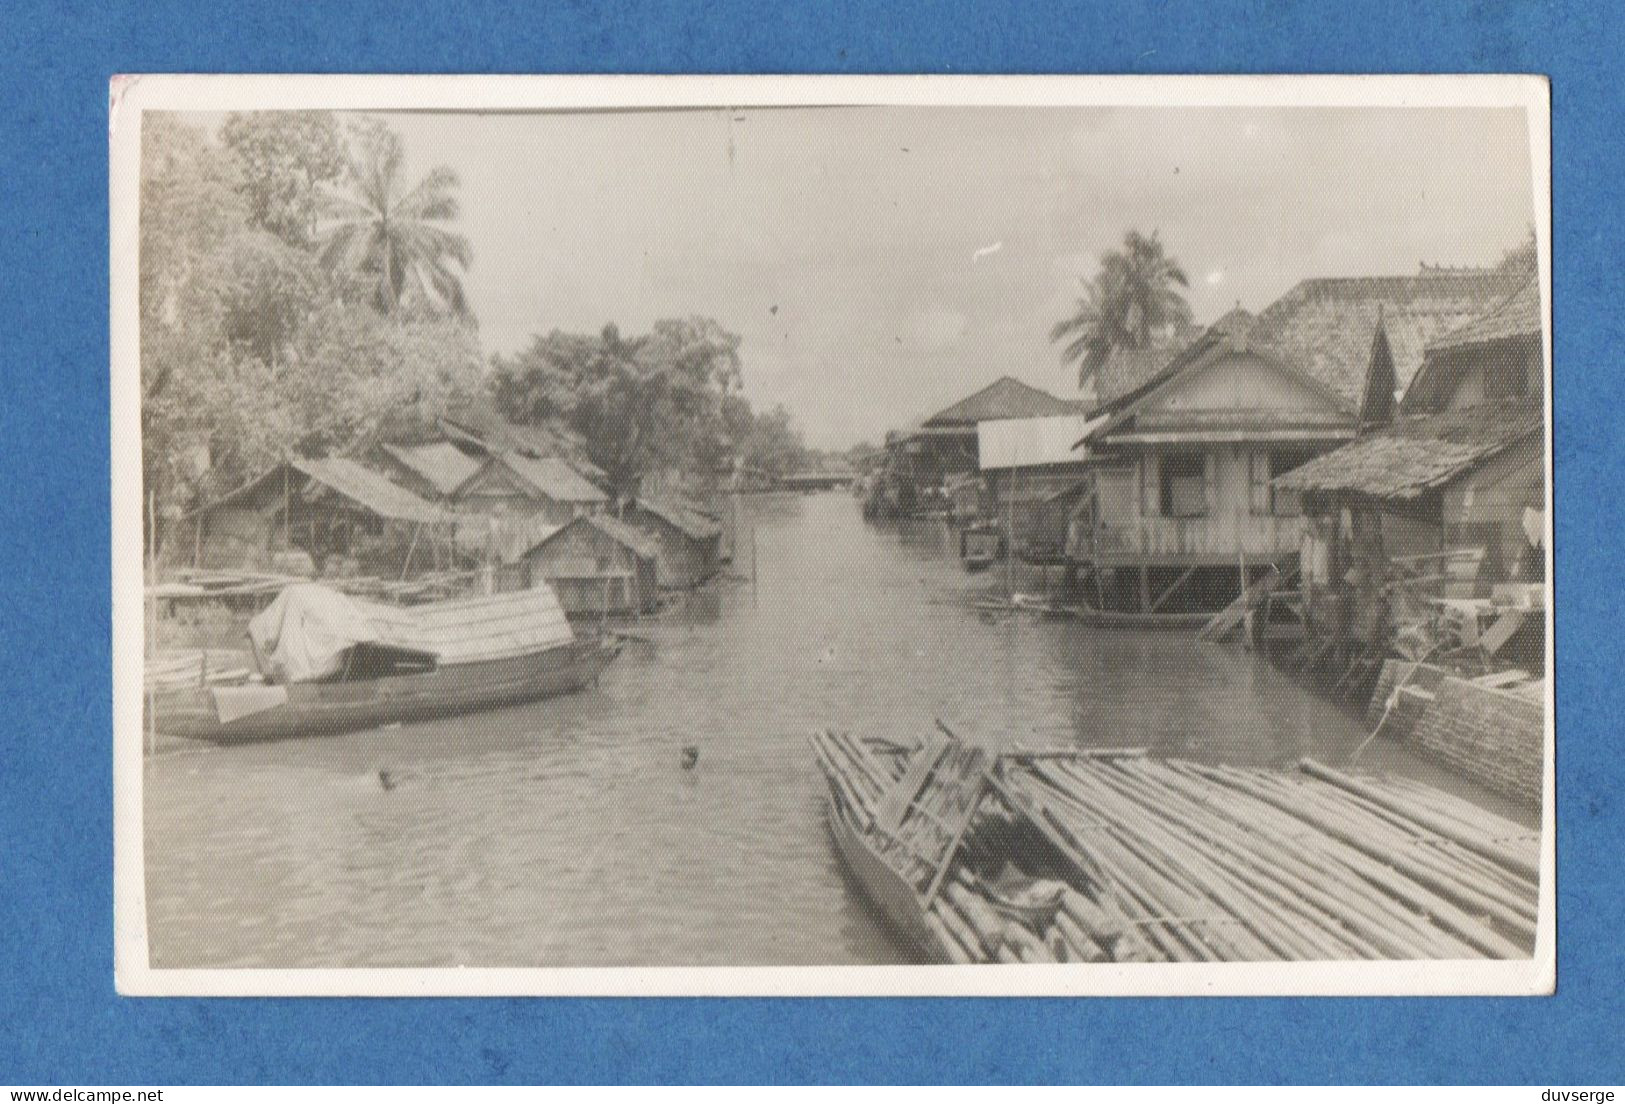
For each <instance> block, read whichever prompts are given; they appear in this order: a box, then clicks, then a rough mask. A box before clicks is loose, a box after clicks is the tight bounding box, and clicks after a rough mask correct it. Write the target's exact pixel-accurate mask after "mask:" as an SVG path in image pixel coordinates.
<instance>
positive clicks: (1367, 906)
mask: <svg viewBox="0 0 1625 1104" xmlns="http://www.w3.org/2000/svg"><path fill="white" fill-rule="evenodd" d="M1181 768H1182V769H1180V770H1179V771H1177V772H1176V773H1177V775H1178V777H1179V778H1180V779H1181V784H1182V785H1185V786H1191V787H1198V786H1200V787H1205V788H1206V790H1207V792H1213V788H1214V786H1215V785H1218V786H1219V787H1220V789H1219V791H1218V792H1220V793H1222V794H1224V795H1226V796H1225V797H1223V798H1221V799H1220V801H1219V803H1218V804H1219V805H1220V807H1221V808H1224V809H1226V810H1227V813H1226V815H1227V816H1229V817H1230V818H1231V820H1232V822H1233V824H1234V825H1236V827H1237V828H1239V829H1241V830H1246V831H1252V832H1256V833H1258V834H1259V835H1260V836H1261V837H1263V838H1266V839H1269V840H1271V841H1272V845H1273V848H1274V850H1273V853H1272V854H1270V855H1269V861H1270V862H1271V863H1273V864H1275V865H1276V866H1278V867H1279V868H1280V869H1282V870H1294V871H1297V872H1298V873H1297V874H1295V875H1294V876H1293V878H1292V879H1291V881H1292V883H1293V884H1295V885H1297V886H1298V889H1299V891H1300V892H1303V893H1304V894H1306V895H1308V896H1314V897H1316V899H1321V898H1322V897H1323V896H1329V895H1331V894H1335V895H1336V896H1335V897H1330V901H1331V904H1330V905H1329V906H1328V907H1330V908H1331V909H1332V910H1333V912H1334V913H1335V912H1338V911H1343V912H1345V913H1346V914H1352V915H1354V916H1356V917H1363V918H1368V919H1369V920H1370V921H1371V922H1373V923H1374V924H1375V925H1376V927H1375V928H1374V929H1373V933H1374V938H1376V939H1377V940H1378V941H1379V942H1381V941H1384V940H1387V939H1390V938H1392V939H1400V940H1402V941H1404V940H1408V945H1407V946H1405V947H1404V948H1402V949H1401V950H1400V951H1397V952H1396V951H1394V950H1393V949H1391V948H1390V949H1389V950H1387V951H1386V952H1385V953H1386V954H1387V955H1388V956H1390V957H1400V958H1421V957H1433V958H1453V957H1463V952H1466V953H1467V954H1468V955H1469V956H1470V955H1471V954H1472V953H1474V952H1471V951H1470V950H1468V949H1467V948H1466V947H1465V945H1464V944H1462V943H1461V942H1460V941H1458V940H1456V939H1455V938H1454V937H1453V936H1451V935H1450V934H1449V933H1448V932H1444V931H1442V930H1440V929H1439V928H1438V927H1437V926H1435V925H1433V924H1432V923H1431V922H1430V921H1429V920H1428V918H1427V917H1425V916H1424V915H1421V914H1419V913H1418V912H1416V911H1414V910H1413V909H1411V908H1410V907H1408V906H1406V905H1403V904H1402V903H1401V902H1399V901H1397V900H1395V899H1394V898H1393V897H1391V896H1389V895H1386V894H1383V893H1379V892H1377V888H1376V887H1375V886H1373V885H1372V884H1371V883H1370V882H1369V881H1367V880H1366V879H1365V878H1362V877H1360V876H1359V874H1358V873H1357V872H1356V871H1354V870H1352V869H1350V867H1349V864H1348V863H1347V862H1346V861H1345V860H1346V858H1347V855H1346V854H1344V853H1342V852H1339V851H1333V850H1330V849H1328V847H1327V843H1328V841H1326V840H1325V839H1324V838H1322V837H1319V836H1318V835H1313V834H1307V833H1306V826H1305V825H1304V824H1303V822H1302V821H1299V820H1297V819H1296V818H1293V817H1291V816H1289V815H1288V814H1286V813H1284V812H1282V811H1281V810H1279V809H1277V808H1275V807H1274V806H1271V805H1269V804H1268V803H1266V802H1263V801H1260V800H1259V799H1257V798H1256V797H1253V796H1252V795H1250V794H1247V793H1245V792H1242V791H1239V790H1236V789H1234V788H1233V787H1227V786H1225V785H1224V781H1223V779H1214V778H1211V777H1208V776H1206V775H1203V774H1200V773H1197V768H1194V767H1193V766H1192V765H1191V764H1182V765H1181ZM1299 856H1301V859H1300V858H1299Z"/></svg>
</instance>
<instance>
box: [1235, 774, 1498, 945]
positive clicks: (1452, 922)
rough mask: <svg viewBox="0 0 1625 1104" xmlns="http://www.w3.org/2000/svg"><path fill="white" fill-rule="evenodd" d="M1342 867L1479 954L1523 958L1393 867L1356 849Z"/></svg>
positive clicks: (1262, 794)
mask: <svg viewBox="0 0 1625 1104" xmlns="http://www.w3.org/2000/svg"><path fill="white" fill-rule="evenodd" d="M1238 786H1239V787H1240V788H1242V789H1247V790H1249V792H1252V793H1253V795H1254V796H1257V797H1259V798H1260V799H1261V800H1263V801H1265V802H1267V803H1270V804H1277V802H1278V801H1279V798H1275V799H1272V798H1271V797H1268V796H1265V794H1266V793H1268V791H1267V790H1264V791H1263V792H1260V788H1259V787H1256V786H1253V785H1252V784H1251V783H1249V782H1243V781H1239V780H1238ZM1288 811H1289V812H1290V811H1291V810H1288ZM1345 864H1346V865H1347V866H1348V867H1350V868H1351V869H1353V870H1354V871H1356V872H1357V873H1359V874H1361V875H1362V876H1363V877H1365V878H1366V879H1367V880H1368V881H1371V882H1373V883H1374V884H1376V885H1377V886H1378V887H1379V888H1382V889H1384V890H1386V891H1388V892H1389V894H1390V895H1392V896H1394V897H1395V898H1397V899H1399V900H1401V901H1404V902H1405V903H1407V904H1409V905H1411V906H1412V907H1413V908H1416V909H1419V910H1421V911H1423V912H1425V913H1427V914H1428V915H1430V916H1432V917H1433V919H1434V921H1435V923H1438V924H1439V925H1441V926H1442V927H1444V928H1445V929H1446V930H1447V931H1451V932H1453V933H1454V934H1456V935H1457V936H1459V937H1461V938H1462V939H1463V940H1464V941H1465V942H1467V943H1468V944H1470V945H1472V946H1473V947H1475V948H1477V949H1478V950H1479V951H1481V952H1482V953H1484V954H1487V955H1489V956H1491V957H1494V958H1519V957H1522V955H1523V954H1524V951H1523V949H1522V948H1519V947H1517V946H1516V945H1514V944H1513V943H1512V942H1510V941H1509V940H1507V939H1505V938H1503V937H1502V936H1500V935H1499V934H1497V933H1496V932H1495V931H1494V930H1492V929H1491V928H1490V926H1489V925H1488V924H1486V923H1485V922H1483V921H1482V920H1480V919H1478V918H1475V917H1472V916H1469V915H1467V914H1466V913H1464V912H1462V911H1461V910H1460V909H1459V908H1457V907H1456V906H1455V905H1453V904H1451V903H1450V902H1449V901H1447V900H1445V899H1444V898H1443V897H1442V896H1440V895H1439V894H1438V893H1437V892H1435V891H1434V890H1433V889H1432V888H1430V887H1429V886H1428V885H1425V884H1422V883H1419V882H1417V881H1415V880H1413V879H1411V878H1410V877H1408V876H1406V875H1404V874H1401V873H1399V872H1397V871H1396V869H1395V866H1397V864H1393V865H1388V864H1385V863H1383V862H1382V861H1380V860H1378V859H1373V858H1371V857H1370V856H1369V855H1368V854H1367V852H1366V851H1364V850H1362V849H1360V848H1358V847H1350V848H1348V850H1347V852H1346V855H1345Z"/></svg>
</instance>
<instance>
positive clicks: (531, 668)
mask: <svg viewBox="0 0 1625 1104" xmlns="http://www.w3.org/2000/svg"><path fill="white" fill-rule="evenodd" d="M248 640H249V646H250V648H251V650H252V654H253V659H254V664H255V666H256V667H257V669H258V671H257V673H256V674H250V675H247V677H246V678H244V679H243V680H242V681H240V682H237V683H236V684H234V685H220V684H205V685H197V686H189V687H176V686H173V685H170V686H166V687H164V688H161V689H157V690H155V691H154V692H153V693H152V694H151V695H150V697H149V699H148V709H149V716H148V724H149V725H151V726H152V727H154V728H155V729H156V730H157V731H158V732H159V733H162V734H164V735H170V736H182V737H187V738H190V739H197V740H211V741H215V742H220V743H235V742H239V741H247V740H277V739H286V738H290V737H297V736H315V735H330V734H333V733H338V732H349V731H355V730H357V729H363V728H374V727H378V726H380V725H387V724H395V723H400V722H404V721H415V720H422V719H426V718H430V717H444V716H451V715H454V714H458V713H468V712H473V711H475V710H480V709H490V708H493V707H496V706H502V705H513V704H517V703H520V702H526V701H534V700H536V699H539V698H546V697H551V696H553V695H555V694H564V693H570V692H572V691H576V690H580V689H583V688H584V687H587V686H589V685H591V684H592V683H593V682H595V681H596V680H597V678H598V676H599V674H601V673H602V671H603V670H604V668H605V667H606V666H608V664H609V663H610V662H611V661H612V660H613V659H614V658H615V656H616V655H617V654H618V652H619V648H620V644H619V642H618V641H617V640H614V639H600V638H596V637H579V636H578V635H577V634H576V633H575V631H574V630H573V629H572V628H571V627H570V622H569V620H568V619H567V618H566V617H565V615H564V610H563V609H562V608H561V607H560V606H559V601H558V597H557V596H556V595H555V594H554V593H553V590H552V588H550V587H548V586H546V585H545V584H543V585H540V586H536V587H533V588H530V589H527V590H520V591H513V592H509V593H504V594H494V595H487V596H481V597H472V598H459V599H454V600H451V601H444V602H431V603H426V604H423V605H418V606H392V605H386V604H384V603H381V602H370V601H366V600H363V599H359V598H353V597H350V596H349V595H345V594H342V593H340V592H339V591H336V590H333V589H332V588H330V587H326V586H322V585H320V584H318V583H299V584H295V585H293V586H290V587H288V588H287V589H285V590H284V591H282V593H281V594H279V595H278V596H277V598H276V600H275V601H273V602H272V603H271V605H270V606H268V607H266V609H265V610H264V611H263V612H261V613H260V614H258V615H257V616H256V617H254V619H253V620H252V621H250V622H249V624H248ZM201 681H203V680H202V679H200V682H201Z"/></svg>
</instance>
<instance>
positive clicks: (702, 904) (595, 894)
mask: <svg viewBox="0 0 1625 1104" xmlns="http://www.w3.org/2000/svg"><path fill="white" fill-rule="evenodd" d="M741 511H742V514H741V517H742V519H743V520H742V523H741V524H742V525H743V526H744V527H745V528H744V531H742V532H741V534H740V537H739V542H738V546H737V551H736V563H735V565H734V572H735V573H736V577H735V578H734V579H733V580H732V581H722V582H719V583H718V584H717V585H715V586H714V587H712V588H711V589H708V590H706V591H702V592H700V593H697V594H694V595H689V596H685V597H684V598H683V599H680V600H679V602H678V603H677V604H676V606H675V607H674V608H673V609H672V610H671V611H670V612H669V613H668V614H667V615H665V616H663V617H662V618H660V619H658V620H651V621H646V622H643V623H641V624H639V625H637V626H636V627H635V628H633V629H632V630H631V631H632V632H633V633H634V634H635V635H636V636H637V637H638V638H639V640H640V642H639V643H637V644H635V645H634V646H632V647H629V648H628V649H627V651H626V653H625V654H623V656H622V657H621V659H620V660H619V661H618V662H617V663H616V664H615V665H614V666H613V667H611V668H610V670H609V671H608V672H607V673H606V675H605V677H604V678H603V680H602V683H601V685H600V687H599V689H598V690H596V691H593V692H590V693H585V694H581V695H577V696H574V697H570V698H565V699H560V700H555V701H549V702H542V703H537V704H533V705H529V706H524V707H520V708H516V709H510V710H504V711H499V712H493V713H487V714H481V715H477V716H472V717H462V718H455V719H452V720H447V721H439V722H434V723H428V724H421V725H410V726H406V727H402V728H395V729H388V730H380V731H373V732H365V733H356V734H352V735H349V736H342V737H335V738H325V739H314V740H304V741H290V742H286V743H279V744H268V745H262V746H257V747H245V748H231V749H204V750H187V751H184V752H181V753H176V754H169V755H163V756H160V757H158V758H156V759H155V760H153V761H152V762H151V763H150V765H149V767H148V775H147V799H148V806H147V817H146V825H147V843H148V848H147V863H148V866H147V870H148V889H149V899H150V922H151V930H152V933H153V935H152V948H153V956H154V962H155V964H156V965H159V966H419V965H424V966H452V965H473V966H545V965H640V964H641V965H649V964H658V965H707V964H714V965H730V964H731V965H769V964H838V963H877V962H896V961H905V960H906V959H905V957H904V952H903V951H902V950H901V949H900V948H899V947H898V946H897V945H896V944H895V943H894V942H893V941H892V940H891V939H890V938H889V937H888V936H887V934H886V933H885V932H884V931H883V930H882V929H880V928H879V927H877V925H876V922H875V921H874V919H873V917H872V915H871V914H870V912H869V910H868V909H867V908H866V907H864V905H863V903H862V901H861V899H860V898H859V897H858V896H857V895H856V894H855V893H854V892H853V889H852V887H851V886H850V885H849V884H848V882H847V881H846V879H845V876H844V874H843V872H842V870H841V868H840V867H839V865H838V863H837V861H836V859H835V856H834V854H833V852H832V850H831V847H830V843H829V839H828V836H827V833H826V829H825V826H824V822H823V809H822V785H821V780H820V778H819V776H818V773H817V770H816V767H815V766H814V764H813V760H812V756H811V753H810V751H809V749H808V747H807V744H806V736H807V734H808V733H809V732H810V731H812V730H814V729H816V728H819V727H823V726H828V725H833V726H838V727H844V728H847V729H851V730H853V731H858V732H875V733H881V734H886V735H892V736H896V737H906V736H908V735H910V734H913V733H918V732H920V731H922V730H923V729H925V728H927V727H929V726H930V725H931V723H932V720H933V718H938V717H940V718H942V719H943V720H944V721H946V722H947V723H949V724H951V725H953V726H954V727H955V728H956V729H957V730H960V731H961V732H963V733H965V734H966V735H969V736H975V737H980V738H988V739H997V740H1004V741H1016V742H1021V743H1024V744H1032V745H1040V746H1058V745H1064V744H1069V743H1082V744H1086V745H1091V746H1143V747H1147V748H1149V749H1151V750H1152V751H1154V752H1157V753H1166V754H1177V755H1182V756H1189V757H1193V758H1200V759H1204V760H1209V761H1224V762H1233V763H1242V764H1260V765H1281V764H1285V763H1289V762H1292V761H1294V760H1295V759H1297V758H1299V757H1302V756H1304V755H1314V756H1317V757H1319V758H1323V759H1327V760H1329V761H1332V762H1341V761H1343V759H1344V758H1346V756H1347V755H1348V753H1349V752H1350V751H1351V750H1352V749H1353V748H1354V747H1356V746H1357V745H1358V744H1359V743H1360V741H1361V740H1362V739H1363V738H1364V735H1365V734H1364V731H1363V729H1362V726H1361V725H1360V724H1359V723H1358V722H1357V721H1356V720H1355V719H1353V718H1351V717H1350V716H1348V715H1347V714H1345V713H1343V712H1341V711H1340V710H1338V709H1336V708H1334V707H1333V706H1331V705H1330V704H1328V703H1327V702H1325V701H1324V700H1323V699H1320V698H1318V697H1316V696H1314V695H1311V694H1309V693H1307V692H1305V691H1303V690H1302V689H1301V688H1300V687H1298V686H1297V685H1296V684H1294V683H1293V682H1292V681H1291V680H1289V679H1287V678H1286V677H1285V676H1283V675H1281V674H1280V673H1279V672H1277V671H1275V670H1274V669H1273V668H1271V667H1269V666H1268V665H1267V664H1265V663H1262V662H1260V661H1259V660H1257V659H1256V658H1255V657H1252V656H1249V655H1247V654H1245V653H1243V652H1241V651H1239V650H1237V649H1233V648H1222V647H1212V646H1207V645H1202V644H1199V643H1198V642H1196V641H1195V640H1193V639H1192V638H1191V637H1190V636H1189V635H1184V634H1174V633H1125V632H1120V631H1111V630H1102V629H1091V628H1089V627H1086V626H1083V625H1080V624H1077V623H1074V622H1066V621H1042V620H1037V619H1032V618H1028V617H1003V618H1000V617H988V618H984V617H983V616H981V615H979V614H978V612H977V611H976V610H974V609H972V608H971V607H970V604H969V601H968V599H969V597H970V596H971V595H972V594H973V593H975V592H978V591H980V590H983V589H986V588H989V587H994V588H999V587H1002V586H1003V580H1002V579H990V578H989V577H988V576H986V575H984V576H967V575H966V574H965V573H964V572H963V571H961V570H960V568H959V566H958V563H957V561H956V559H955V558H954V555H953V547H952V542H951V540H950V538H949V530H948V528H947V527H946V526H945V525H944V524H943V523H941V522H940V521H923V522H920V521H916V522H909V523H904V524H901V525H898V526H896V527H895V528H879V527H871V526H868V525H866V524H864V523H863V521H862V520H861V518H860V516H859V511H858V507H857V503H856V502H854V501H853V499H852V498H851V497H850V496H847V495H844V494H830V495H820V496H811V497H808V496H781V497H773V498H756V499H745V500H743V501H742V503H741ZM751 529H754V538H753V537H752V535H751ZM753 545H754V552H752V548H753ZM752 562H754V564H755V576H756V577H755V580H754V582H752V581H750V579H749V576H750V567H751V564H752ZM997 574H999V575H1002V571H1001V572H999V573H997ZM740 577H743V578H740ZM691 745H692V746H694V747H696V748H697V749H698V751H699V759H698V761H697V763H695V765H694V767H693V769H692V770H685V769H683V766H682V761H681V760H682V751H683V749H684V748H685V747H688V746H691ZM1379 757H1380V758H1379ZM1367 762H1368V764H1369V765H1372V766H1379V767H1381V766H1387V767H1390V768H1393V769H1400V770H1406V771H1410V772H1412V773H1416V774H1421V775H1424V776H1426V775H1427V773H1428V768H1427V767H1426V765H1425V764H1423V763H1420V762H1418V761H1416V760H1415V759H1414V758H1413V757H1409V756H1407V755H1406V754H1405V753H1404V751H1403V749H1400V748H1396V747H1394V746H1393V745H1386V744H1379V745H1378V746H1377V747H1374V748H1373V749H1372V752H1371V753H1368V756H1367ZM380 769H388V770H390V771H391V772H392V773H393V774H395V775H398V776H399V777H400V778H401V779H402V782H401V784H400V785H399V786H398V787H397V788H395V789H394V790H389V791H385V790H384V789H383V788H382V787H380V786H379V785H378V783H377V772H378V771H379V770H380ZM1452 784H1453V785H1456V786H1458V787H1459V786H1460V784H1459V783H1452Z"/></svg>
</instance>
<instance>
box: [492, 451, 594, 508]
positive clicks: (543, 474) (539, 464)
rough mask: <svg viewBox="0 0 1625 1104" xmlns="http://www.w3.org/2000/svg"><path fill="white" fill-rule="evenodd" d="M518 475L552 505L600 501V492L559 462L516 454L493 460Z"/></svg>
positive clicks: (509, 453) (558, 460) (554, 459)
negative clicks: (552, 503)
mask: <svg viewBox="0 0 1625 1104" xmlns="http://www.w3.org/2000/svg"><path fill="white" fill-rule="evenodd" d="M493 462H495V463H501V464H503V465H504V466H506V467H507V469H508V470H509V471H511V472H513V473H514V474H515V475H517V476H519V478H520V479H523V480H524V481H525V482H526V483H528V484H529V485H530V486H532V487H534V488H535V489H536V490H537V491H539V492H541V493H542V494H544V495H546V496H547V497H548V498H551V499H552V500H553V501H554V502H604V501H607V498H606V496H605V494H604V492H603V491H600V490H599V489H598V488H597V487H595V486H593V485H592V484H591V483H589V482H587V480H586V479H585V478H584V477H583V476H582V475H581V474H580V473H579V472H577V471H576V470H575V469H574V468H572V467H571V466H570V465H569V464H566V463H565V462H564V461H563V460H560V459H558V458H557V457H553V456H546V457H543V458H542V459H540V460H538V459H536V458H535V457H531V456H526V455H525V454H524V453H520V452H505V453H503V454H502V455H501V456H500V457H496V458H494V459H493Z"/></svg>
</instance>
